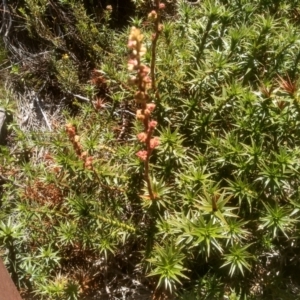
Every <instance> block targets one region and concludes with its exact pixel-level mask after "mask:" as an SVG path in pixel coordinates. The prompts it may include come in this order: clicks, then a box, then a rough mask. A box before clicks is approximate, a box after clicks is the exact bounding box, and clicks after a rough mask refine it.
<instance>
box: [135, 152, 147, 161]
mask: <svg viewBox="0 0 300 300" xmlns="http://www.w3.org/2000/svg"><path fill="white" fill-rule="evenodd" d="M136 156H137V157H138V158H139V159H140V160H142V161H146V160H147V151H145V150H140V151H139V152H137V153H136Z"/></svg>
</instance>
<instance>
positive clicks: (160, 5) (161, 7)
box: [158, 3, 166, 9]
mask: <svg viewBox="0 0 300 300" xmlns="http://www.w3.org/2000/svg"><path fill="white" fill-rule="evenodd" d="M158 8H159V9H165V8H166V4H164V3H159V7H158Z"/></svg>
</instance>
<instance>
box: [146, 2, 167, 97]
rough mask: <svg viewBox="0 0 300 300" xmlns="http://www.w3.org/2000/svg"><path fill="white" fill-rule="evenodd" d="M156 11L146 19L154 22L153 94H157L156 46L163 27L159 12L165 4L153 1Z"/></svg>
mask: <svg viewBox="0 0 300 300" xmlns="http://www.w3.org/2000/svg"><path fill="white" fill-rule="evenodd" d="M155 6H156V10H152V11H151V12H150V13H149V15H148V18H149V19H151V18H152V19H153V20H154V33H153V35H152V48H151V67H150V69H151V78H152V86H151V88H152V90H153V92H155V93H156V92H157V90H156V78H155V62H156V46H157V41H158V38H159V35H160V33H161V32H162V29H163V26H162V24H161V23H160V18H161V14H160V11H161V10H163V9H165V4H164V3H161V2H160V0H155Z"/></svg>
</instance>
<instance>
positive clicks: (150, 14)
mask: <svg viewBox="0 0 300 300" xmlns="http://www.w3.org/2000/svg"><path fill="white" fill-rule="evenodd" d="M156 18H157V12H156V11H155V10H152V11H151V12H150V13H149V14H148V19H150V20H155V19H156Z"/></svg>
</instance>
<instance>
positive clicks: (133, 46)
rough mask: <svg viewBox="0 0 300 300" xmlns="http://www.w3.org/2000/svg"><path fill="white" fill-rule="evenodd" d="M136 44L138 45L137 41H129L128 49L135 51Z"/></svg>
mask: <svg viewBox="0 0 300 300" xmlns="http://www.w3.org/2000/svg"><path fill="white" fill-rule="evenodd" d="M136 44H137V42H136V41H133V40H129V41H128V44H127V47H128V48H129V49H135V47H136Z"/></svg>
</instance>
